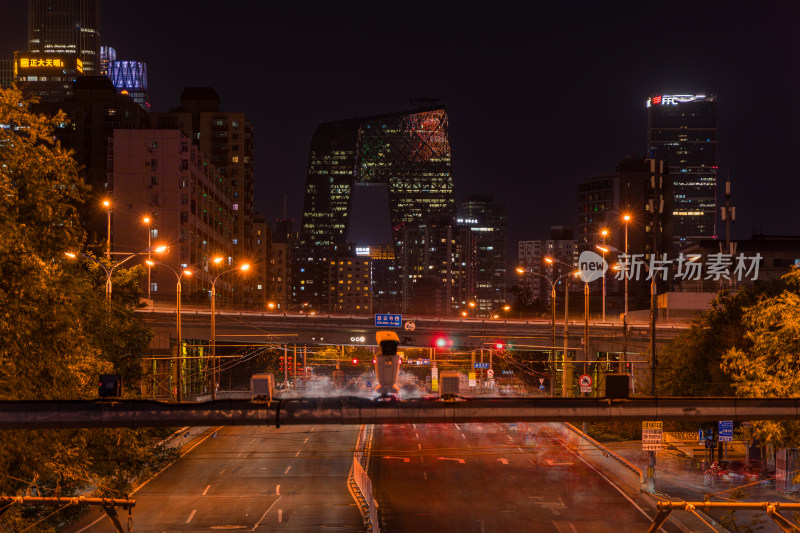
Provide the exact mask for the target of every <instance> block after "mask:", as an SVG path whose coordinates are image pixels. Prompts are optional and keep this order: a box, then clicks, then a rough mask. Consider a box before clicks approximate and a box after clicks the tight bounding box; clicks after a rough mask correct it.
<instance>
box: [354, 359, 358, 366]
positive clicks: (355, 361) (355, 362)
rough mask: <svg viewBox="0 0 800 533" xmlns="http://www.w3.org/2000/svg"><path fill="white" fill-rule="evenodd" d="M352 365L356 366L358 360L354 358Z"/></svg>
mask: <svg viewBox="0 0 800 533" xmlns="http://www.w3.org/2000/svg"><path fill="white" fill-rule="evenodd" d="M353 364H354V365H357V364H358V359H356V358H355V357H354V358H353Z"/></svg>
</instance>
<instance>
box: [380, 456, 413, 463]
mask: <svg viewBox="0 0 800 533" xmlns="http://www.w3.org/2000/svg"><path fill="white" fill-rule="evenodd" d="M383 458H384V459H402V460H403V462H404V463H407V462H408V461H409V458H408V457H392V456H391V455H384V456H383Z"/></svg>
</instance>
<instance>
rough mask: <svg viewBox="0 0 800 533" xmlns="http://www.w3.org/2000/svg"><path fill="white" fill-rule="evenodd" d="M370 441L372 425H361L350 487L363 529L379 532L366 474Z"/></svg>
mask: <svg viewBox="0 0 800 533" xmlns="http://www.w3.org/2000/svg"><path fill="white" fill-rule="evenodd" d="M371 443H372V426H367V425H362V426H361V428H360V430H359V432H358V439H357V440H356V449H355V451H354V452H353V467H352V468H351V469H350V479H349V480H348V482H349V483H350V488H351V490H352V491H353V495H354V497H355V499H356V501H357V502H358V504H359V506H360V507H361V509H360V511H361V516H362V517H363V518H364V529H365V530H366V531H371V532H374V533H380V530H381V529H380V524H379V523H378V504H377V503H376V502H375V497H374V496H373V495H372V480H371V479H370V478H369V475H368V474H367V469H368V468H369V449H370V448H371Z"/></svg>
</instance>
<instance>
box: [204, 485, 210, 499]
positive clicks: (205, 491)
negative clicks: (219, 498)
mask: <svg viewBox="0 0 800 533" xmlns="http://www.w3.org/2000/svg"><path fill="white" fill-rule="evenodd" d="M210 488H211V485H209V486H208V487H206V490H204V491H203V496H205V495H206V493H207V492H208V489H210Z"/></svg>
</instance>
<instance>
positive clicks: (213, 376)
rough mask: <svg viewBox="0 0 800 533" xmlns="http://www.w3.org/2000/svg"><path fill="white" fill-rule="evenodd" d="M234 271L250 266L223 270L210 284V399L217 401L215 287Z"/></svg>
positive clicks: (245, 264)
mask: <svg viewBox="0 0 800 533" xmlns="http://www.w3.org/2000/svg"><path fill="white" fill-rule="evenodd" d="M221 261H222V258H221V257H217V258H215V259H214V261H213V262H214V263H215V264H219V263H220V262H221ZM236 270H241V271H242V272H246V271H248V270H250V265H249V264H248V263H244V264H242V265H239V266H238V267H235V268H231V269H230V270H225V271H224V272H220V273H219V274H217V276H216V277H215V278H214V281H212V282H211V399H212V400H216V399H217V322H216V320H217V319H216V316H217V314H216V310H215V302H216V300H217V292H216V285H217V280H218V279H219V278H220V277H221V276H223V275H224V274H227V273H228V272H234V271H236Z"/></svg>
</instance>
